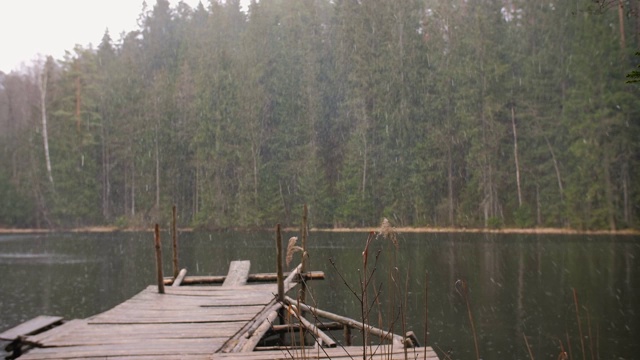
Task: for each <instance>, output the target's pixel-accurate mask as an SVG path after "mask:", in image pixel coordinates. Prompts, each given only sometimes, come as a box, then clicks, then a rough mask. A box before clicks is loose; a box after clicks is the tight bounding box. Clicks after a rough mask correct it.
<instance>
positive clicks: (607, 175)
mask: <svg viewBox="0 0 640 360" xmlns="http://www.w3.org/2000/svg"><path fill="white" fill-rule="evenodd" d="M602 165H603V166H604V186H605V188H604V191H605V196H606V199H607V213H608V218H609V230H612V231H615V230H616V220H615V209H614V205H613V189H612V185H611V172H610V171H609V152H608V151H607V150H606V148H605V151H604V162H603V164H602Z"/></svg>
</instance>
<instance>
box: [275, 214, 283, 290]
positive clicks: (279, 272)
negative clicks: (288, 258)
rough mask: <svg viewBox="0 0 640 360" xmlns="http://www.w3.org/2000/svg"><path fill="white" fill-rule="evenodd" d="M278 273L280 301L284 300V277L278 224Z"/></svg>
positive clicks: (278, 225)
mask: <svg viewBox="0 0 640 360" xmlns="http://www.w3.org/2000/svg"><path fill="white" fill-rule="evenodd" d="M276 273H277V275H278V301H279V302H283V301H284V279H283V278H282V234H281V233H280V224H277V225H276Z"/></svg>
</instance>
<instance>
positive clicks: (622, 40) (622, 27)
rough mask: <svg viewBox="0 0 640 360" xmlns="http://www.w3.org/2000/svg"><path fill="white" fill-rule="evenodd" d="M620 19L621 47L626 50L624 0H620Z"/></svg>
mask: <svg viewBox="0 0 640 360" xmlns="http://www.w3.org/2000/svg"><path fill="white" fill-rule="evenodd" d="M618 21H619V22H620V49H622V50H624V49H626V47H627V45H626V41H625V37H624V4H623V2H622V0H618ZM623 56H624V54H623Z"/></svg>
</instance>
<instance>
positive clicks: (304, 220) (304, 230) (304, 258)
mask: <svg viewBox="0 0 640 360" xmlns="http://www.w3.org/2000/svg"><path fill="white" fill-rule="evenodd" d="M307 222H308V210H307V204H304V206H303V208H302V231H301V235H302V268H301V269H300V273H301V275H300V279H301V281H300V282H301V284H300V301H301V302H303V303H304V302H306V300H307V284H306V283H305V281H304V273H305V272H307V256H306V254H307V234H308V227H309V225H308V223H307Z"/></svg>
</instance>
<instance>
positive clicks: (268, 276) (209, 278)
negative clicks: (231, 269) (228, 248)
mask: <svg viewBox="0 0 640 360" xmlns="http://www.w3.org/2000/svg"><path fill="white" fill-rule="evenodd" d="M290 274H291V273H290V272H285V273H283V274H282V275H283V276H289V275H290ZM300 277H303V278H304V279H305V281H308V280H324V278H325V275H324V272H322V271H307V272H305V273H304V274H300ZM226 278H227V276H226V275H189V276H186V277H185V278H184V280H182V285H204V284H222V283H223V282H224V280H225V279H226ZM298 280H299V277H296V278H294V279H293V281H294V282H296V281H298ZM276 281H278V275H277V274H276V273H255V274H249V276H248V277H247V283H255V282H276ZM164 284H165V285H171V284H173V278H172V277H165V278H164Z"/></svg>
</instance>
